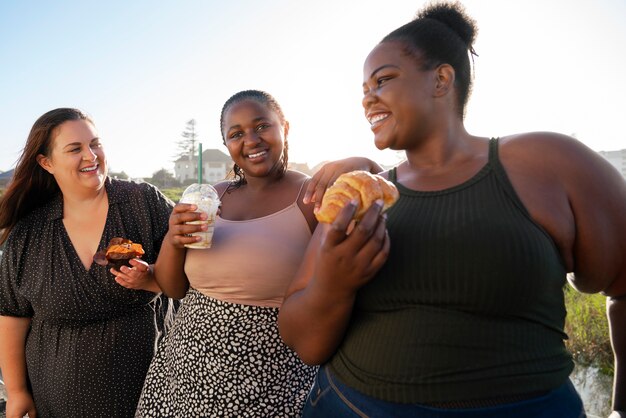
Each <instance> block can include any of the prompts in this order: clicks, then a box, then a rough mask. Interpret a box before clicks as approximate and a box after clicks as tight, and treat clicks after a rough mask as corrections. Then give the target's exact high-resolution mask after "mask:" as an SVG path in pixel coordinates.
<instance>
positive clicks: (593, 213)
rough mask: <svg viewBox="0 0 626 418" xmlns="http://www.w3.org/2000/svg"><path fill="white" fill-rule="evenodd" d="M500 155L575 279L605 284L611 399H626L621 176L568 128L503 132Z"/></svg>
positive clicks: (594, 288) (591, 289)
mask: <svg viewBox="0 0 626 418" xmlns="http://www.w3.org/2000/svg"><path fill="white" fill-rule="evenodd" d="M501 151H502V152H501V157H502V162H503V163H504V165H505V168H506V171H507V174H508V175H509V178H510V179H511V181H512V183H513V185H514V187H515V189H516V191H517V193H518V195H519V196H520V198H521V199H522V201H523V203H524V205H525V206H526V208H527V209H528V210H529V212H530V213H531V216H532V217H533V218H534V219H535V220H536V221H537V222H538V223H539V224H541V225H542V226H543V227H544V228H545V229H546V231H548V232H549V233H550V235H551V236H552V238H553V239H554V241H555V243H556V244H557V246H558V248H559V250H560V252H561V256H562V258H563V260H564V262H565V264H566V266H567V268H568V271H569V272H572V273H573V274H571V275H568V279H569V280H570V283H571V284H572V286H574V287H575V288H576V289H577V290H579V291H581V292H586V293H596V292H602V293H604V294H605V295H606V296H609V297H611V298H619V299H620V300H619V301H616V300H615V299H610V300H608V301H607V304H608V306H607V317H608V320H609V325H610V327H611V338H612V344H613V350H614V355H615V362H616V369H615V370H616V373H615V382H614V398H613V399H614V407H615V408H621V409H622V410H623V409H624V404H623V403H624V401H625V400H626V373H624V364H625V362H626V344H624V343H623V339H624V338H625V337H624V335H623V332H624V329H625V328H626V315H625V310H624V308H623V307H622V304H624V302H623V300H621V299H623V297H624V296H626V216H625V214H626V181H624V178H623V177H622V175H621V174H620V173H619V172H618V171H617V170H616V169H615V168H614V167H613V166H611V164H609V162H608V161H606V160H605V159H604V158H602V157H601V156H600V155H598V153H596V152H594V151H592V150H591V149H589V148H588V147H586V146H585V145H584V144H582V143H581V142H579V141H577V140H575V139H573V138H570V137H567V136H565V135H560V134H555V133H546V132H536V133H528V134H520V135H516V136H512V137H508V138H507V139H506V140H504V141H503V142H502V145H501Z"/></svg>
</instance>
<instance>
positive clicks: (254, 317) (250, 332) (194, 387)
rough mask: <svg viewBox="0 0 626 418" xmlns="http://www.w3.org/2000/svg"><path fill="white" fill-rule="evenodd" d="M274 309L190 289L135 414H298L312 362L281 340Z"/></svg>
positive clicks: (312, 373)
mask: <svg viewBox="0 0 626 418" xmlns="http://www.w3.org/2000/svg"><path fill="white" fill-rule="evenodd" d="M277 317H278V308H268V307H260V306H249V305H240V304H234V303H229V302H224V301H220V300H217V299H213V298H210V297H208V296H205V295H203V294H202V293H200V292H198V291H196V290H194V289H190V290H189V291H188V292H187V295H186V296H185V299H184V300H183V302H182V304H181V306H180V309H179V311H178V313H177V315H176V319H175V321H174V324H173V325H172V327H171V329H170V330H169V333H168V334H167V335H166V337H165V338H163V340H162V341H161V343H160V345H159V349H158V351H157V353H156V355H155V357H154V359H153V360H152V363H151V365H150V369H149V371H148V375H147V377H146V381H145V383H144V387H143V390H142V393H141V398H140V400H139V405H138V408H137V413H136V415H135V416H136V417H159V418H165V417H176V418H179V417H181V418H182V417H220V418H224V417H264V418H266V417H267V418H272V417H276V418H278V417H280V418H282V417H300V416H301V412H302V407H303V405H304V402H305V400H306V397H307V395H308V393H309V390H310V389H311V386H312V384H313V380H314V377H315V373H316V372H317V367H311V366H307V365H305V364H304V363H302V362H301V361H300V359H299V358H298V356H297V355H296V354H295V352H293V351H292V350H291V349H290V348H289V347H287V346H286V345H285V344H284V343H283V342H282V340H281V338H280V335H279V333H278V325H277Z"/></svg>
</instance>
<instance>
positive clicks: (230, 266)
mask: <svg viewBox="0 0 626 418" xmlns="http://www.w3.org/2000/svg"><path fill="white" fill-rule="evenodd" d="M303 185H304V183H303ZM300 191H302V188H301V189H300ZM299 196H300V192H299V193H298V195H297V197H296V200H295V201H294V202H293V203H292V204H291V205H289V206H287V207H286V208H284V209H281V210H279V211H278V212H275V213H272V214H270V215H267V216H263V217H261V218H256V219H250V220H246V221H229V220H227V219H222V218H221V217H219V216H218V217H217V219H216V221H215V230H214V233H213V243H212V245H211V248H208V249H188V250H187V256H186V259H185V273H186V274H187V278H188V279H189V284H190V286H191V287H193V288H194V289H196V290H198V291H199V292H201V293H203V294H204V295H207V296H209V297H212V298H215V299H220V300H224V301H227V302H232V303H239V304H244V305H256V306H269V307H280V305H281V304H282V302H283V297H284V294H285V292H286V290H287V286H288V285H289V283H290V282H291V280H292V279H293V276H294V275H295V273H296V270H297V269H298V267H299V266H300V262H301V261H302V256H303V255H304V251H305V249H306V247H307V245H308V243H309V240H310V238H311V230H310V229H309V225H308V223H307V221H306V218H305V217H304V214H303V213H302V211H301V210H300V208H299V207H298V203H297V199H298V197H299Z"/></svg>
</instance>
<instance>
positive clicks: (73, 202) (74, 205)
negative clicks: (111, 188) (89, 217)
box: [61, 186, 108, 213]
mask: <svg viewBox="0 0 626 418" xmlns="http://www.w3.org/2000/svg"><path fill="white" fill-rule="evenodd" d="M61 192H62V193H63V211H64V212H65V213H67V212H69V211H72V212H74V210H80V211H81V212H85V213H91V211H93V210H95V209H97V208H99V207H101V206H102V205H103V204H107V203H108V199H107V194H106V188H105V187H104V186H102V187H101V188H100V189H98V190H96V191H90V192H87V193H76V192H74V193H70V192H65V191H63V190H61Z"/></svg>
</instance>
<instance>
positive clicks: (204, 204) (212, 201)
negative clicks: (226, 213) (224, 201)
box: [180, 183, 220, 249]
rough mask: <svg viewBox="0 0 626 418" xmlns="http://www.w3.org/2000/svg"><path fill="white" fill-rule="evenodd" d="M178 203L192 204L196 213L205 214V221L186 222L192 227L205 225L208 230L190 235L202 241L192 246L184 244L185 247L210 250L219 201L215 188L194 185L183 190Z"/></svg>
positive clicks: (205, 185) (206, 185)
mask: <svg viewBox="0 0 626 418" xmlns="http://www.w3.org/2000/svg"><path fill="white" fill-rule="evenodd" d="M180 203H191V204H194V205H196V206H198V209H197V210H196V212H205V213H206V214H207V220H206V221H193V222H188V223H189V224H194V225H201V224H207V225H208V228H207V230H206V231H200V232H194V233H193V234H191V235H192V236H197V237H201V238H202V239H201V240H200V241H198V242H194V243H192V244H186V245H185V247H187V248H197V249H205V248H211V243H212V241H213V228H214V226H215V217H216V216H217V208H218V207H219V206H220V199H219V196H218V194H217V191H216V190H215V188H214V187H213V186H211V185H210V184H198V183H194V184H192V185H190V186H189V187H187V188H186V189H185V191H184V192H183V195H182V197H181V198H180Z"/></svg>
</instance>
